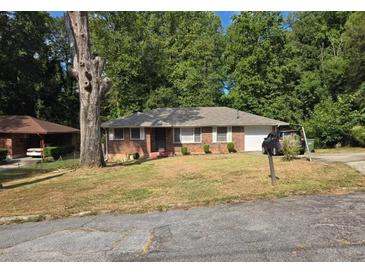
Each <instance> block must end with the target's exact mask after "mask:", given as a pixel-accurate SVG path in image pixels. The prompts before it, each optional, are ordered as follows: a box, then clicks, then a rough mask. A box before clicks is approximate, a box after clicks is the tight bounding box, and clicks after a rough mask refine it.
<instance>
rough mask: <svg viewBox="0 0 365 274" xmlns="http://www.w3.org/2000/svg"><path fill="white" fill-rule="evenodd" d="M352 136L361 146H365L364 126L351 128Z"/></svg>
mask: <svg viewBox="0 0 365 274" xmlns="http://www.w3.org/2000/svg"><path fill="white" fill-rule="evenodd" d="M351 136H352V138H353V139H354V140H355V141H356V142H357V143H358V144H360V145H361V146H365V127H364V126H359V125H357V126H354V127H353V128H352V129H351Z"/></svg>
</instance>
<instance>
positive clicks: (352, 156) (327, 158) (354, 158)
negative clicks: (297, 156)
mask: <svg viewBox="0 0 365 274" xmlns="http://www.w3.org/2000/svg"><path fill="white" fill-rule="evenodd" d="M312 158H313V159H317V160H321V161H324V162H343V163H346V164H347V165H349V166H351V167H352V168H354V169H356V170H357V171H359V172H360V173H361V174H364V175H365V153H364V152H360V153H342V154H323V155H314V156H313V157H312Z"/></svg>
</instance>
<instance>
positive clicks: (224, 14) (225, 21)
mask: <svg viewBox="0 0 365 274" xmlns="http://www.w3.org/2000/svg"><path fill="white" fill-rule="evenodd" d="M49 13H50V14H51V15H52V16H53V17H59V16H63V11H50V12H49ZM215 13H216V14H218V15H219V17H220V18H221V21H222V26H223V28H224V29H227V27H228V26H229V25H230V24H231V21H232V20H231V16H232V15H234V14H238V13H239V11H216V12H215Z"/></svg>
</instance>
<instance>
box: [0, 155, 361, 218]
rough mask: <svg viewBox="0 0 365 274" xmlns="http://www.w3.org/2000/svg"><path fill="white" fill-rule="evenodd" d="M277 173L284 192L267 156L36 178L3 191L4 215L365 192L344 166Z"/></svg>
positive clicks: (174, 160)
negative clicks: (272, 177) (271, 172)
mask: <svg viewBox="0 0 365 274" xmlns="http://www.w3.org/2000/svg"><path fill="white" fill-rule="evenodd" d="M275 167H276V172H277V176H278V177H279V178H280V179H279V180H278V184H277V185H276V186H272V185H271V183H270V178H269V167H268V160H267V157H266V156H263V155H254V154H244V153H239V154H229V155H228V154H226V155H200V156H181V157H171V158H166V159H160V160H156V161H147V162H144V163H142V164H139V165H131V166H114V167H107V168H103V169H91V170H90V169H88V170H84V169H76V170H73V171H68V172H66V173H64V174H61V175H60V176H57V177H51V174H52V173H47V174H41V175H35V176H31V177H28V178H22V179H14V180H10V181H8V182H7V184H9V185H17V187H14V188H8V189H4V190H2V191H1V192H0V216H16V215H31V214H43V215H51V216H68V215H72V214H75V213H79V212H86V211H87V212H93V213H97V212H101V211H113V212H144V211H155V210H167V209H170V208H188V207H192V206H201V205H207V204H215V203H221V202H236V201H243V200H253V199H262V198H274V197H283V196H288V195H293V194H312V193H333V192H334V193H336V192H337V193H346V192H350V191H356V190H357V191H362V190H364V189H365V177H364V176H362V175H360V174H359V173H358V172H356V171H354V170H353V169H351V168H350V167H348V166H346V165H345V164H341V163H330V164H324V163H322V162H318V161H313V162H308V161H306V160H305V159H300V160H295V161H292V162H284V161H282V159H281V158H280V157H275ZM47 176H50V177H49V178H48V177H47Z"/></svg>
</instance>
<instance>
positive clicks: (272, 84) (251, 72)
mask: <svg viewBox="0 0 365 274" xmlns="http://www.w3.org/2000/svg"><path fill="white" fill-rule="evenodd" d="M285 44H286V33H285V30H284V20H283V18H282V16H281V15H280V13H279V12H241V13H240V14H239V15H237V16H235V17H234V19H233V23H232V25H231V26H230V27H229V28H228V31H227V43H226V50H225V70H226V73H227V78H228V79H227V80H228V86H229V88H230V93H229V95H228V97H229V102H230V104H229V105H230V106H232V107H234V108H237V109H241V110H246V111H251V112H254V113H257V114H260V115H265V116H269V117H275V118H280V119H285V120H292V117H290V105H291V104H294V102H292V100H291V99H290V93H289V92H290V89H289V90H288V89H287V85H288V84H289V85H290V84H291V83H290V78H291V77H292V76H291V73H292V72H291V71H290V69H289V68H288V67H287V56H286V51H285Z"/></svg>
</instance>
